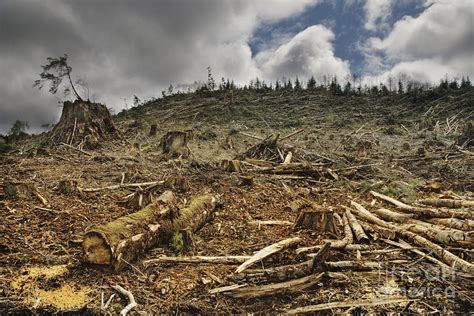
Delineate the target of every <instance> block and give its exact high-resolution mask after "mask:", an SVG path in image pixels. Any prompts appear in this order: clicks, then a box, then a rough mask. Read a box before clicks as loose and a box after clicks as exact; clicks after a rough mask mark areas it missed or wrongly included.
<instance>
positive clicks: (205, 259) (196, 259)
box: [143, 256, 250, 265]
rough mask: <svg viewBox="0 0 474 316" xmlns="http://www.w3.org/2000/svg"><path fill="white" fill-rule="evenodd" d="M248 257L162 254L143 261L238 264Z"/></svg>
mask: <svg viewBox="0 0 474 316" xmlns="http://www.w3.org/2000/svg"><path fill="white" fill-rule="evenodd" d="M248 259H250V256H220V257H212V256H191V257H168V256H162V257H158V258H155V259H150V260H145V261H143V264H144V265H154V264H160V263H173V264H240V263H243V262H245V261H247V260H248Z"/></svg>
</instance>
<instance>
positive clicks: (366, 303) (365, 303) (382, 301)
mask: <svg viewBox="0 0 474 316" xmlns="http://www.w3.org/2000/svg"><path fill="white" fill-rule="evenodd" d="M413 301H415V300H414V299H408V298H406V297H388V298H375V299H368V300H354V301H342V302H332V303H323V304H318V305H309V306H304V307H298V308H294V309H289V310H286V311H285V313H286V314H290V315H293V314H307V313H312V312H317V311H324V310H328V309H335V308H347V307H373V306H380V305H387V304H401V303H403V304H405V303H408V302H413ZM405 305H406V304H405Z"/></svg>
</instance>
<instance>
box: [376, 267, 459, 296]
mask: <svg viewBox="0 0 474 316" xmlns="http://www.w3.org/2000/svg"><path fill="white" fill-rule="evenodd" d="M378 278H379V283H380V284H383V286H381V287H380V288H379V290H378V292H379V294H381V295H384V296H405V297H409V298H414V299H416V298H447V299H453V298H455V296H456V288H455V286H454V282H455V281H456V280H457V271H456V269H449V270H448V269H443V268H442V267H440V266H434V265H427V264H418V265H417V266H414V264H413V263H411V264H407V265H397V266H390V267H389V266H385V268H384V264H383V261H380V262H379V269H378Z"/></svg>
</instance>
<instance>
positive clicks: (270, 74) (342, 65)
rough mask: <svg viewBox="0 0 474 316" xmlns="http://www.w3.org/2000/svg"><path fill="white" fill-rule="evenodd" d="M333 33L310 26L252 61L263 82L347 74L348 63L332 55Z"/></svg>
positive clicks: (319, 26)
mask: <svg viewBox="0 0 474 316" xmlns="http://www.w3.org/2000/svg"><path fill="white" fill-rule="evenodd" d="M332 40H334V34H333V33H332V31H331V30H329V29H328V28H326V27H324V26H323V25H313V26H310V27H308V28H306V29H305V30H303V31H302V32H300V33H298V34H296V35H295V36H294V37H293V38H292V39H291V40H289V41H288V42H287V43H285V44H283V45H281V46H279V47H275V48H273V49H268V50H265V51H263V52H260V53H259V54H258V55H257V56H256V58H255V60H256V62H257V66H258V67H259V70H260V72H261V74H262V77H263V78H265V79H275V78H276V77H283V76H284V77H292V78H294V77H296V76H299V78H300V79H308V78H309V77H311V76H313V75H314V76H323V75H337V76H338V77H339V78H344V77H345V76H347V75H348V74H350V70H349V63H348V62H347V61H343V60H342V59H340V58H338V57H336V56H335V55H334V47H333V45H332V42H331V41H332Z"/></svg>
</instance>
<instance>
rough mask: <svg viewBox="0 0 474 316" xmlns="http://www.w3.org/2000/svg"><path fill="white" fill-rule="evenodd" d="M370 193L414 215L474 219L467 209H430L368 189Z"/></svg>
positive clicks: (473, 215)
mask: <svg viewBox="0 0 474 316" xmlns="http://www.w3.org/2000/svg"><path fill="white" fill-rule="evenodd" d="M370 194H372V195H373V196H374V197H376V198H379V199H381V200H384V201H386V202H389V203H392V204H393V205H395V206H396V207H397V208H398V209H400V210H402V211H406V212H412V213H414V214H415V215H416V216H418V217H419V216H427V217H444V218H450V217H455V218H461V219H474V214H473V212H469V211H458V210H452V209H448V210H446V209H432V208H426V207H417V206H412V205H408V204H405V203H403V202H401V201H398V200H396V199H394V198H391V197H389V196H386V195H384V194H381V193H377V192H375V191H370Z"/></svg>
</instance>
